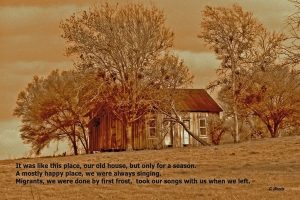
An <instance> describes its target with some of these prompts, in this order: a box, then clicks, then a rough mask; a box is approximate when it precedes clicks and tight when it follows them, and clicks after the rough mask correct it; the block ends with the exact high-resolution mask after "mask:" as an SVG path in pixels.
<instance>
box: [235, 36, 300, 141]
mask: <svg viewBox="0 0 300 200" xmlns="http://www.w3.org/2000/svg"><path fill="white" fill-rule="evenodd" d="M258 38H259V39H258V41H257V45H256V48H255V50H254V51H253V54H252V56H253V59H252V60H253V62H252V67H251V68H250V69H249V70H248V71H247V76H244V78H243V80H244V82H246V83H248V84H245V87H244V90H243V91H242V98H241V99H240V100H241V101H240V104H241V107H243V106H245V107H246V109H248V111H250V114H253V115H254V116H256V117H258V118H259V119H260V120H261V121H262V122H263V123H264V124H265V125H266V127H267V129H268V131H269V132H270V135H271V137H277V136H278V131H279V129H283V128H285V126H286V125H287V123H288V121H289V120H290V119H291V118H293V119H294V120H295V119H296V117H295V116H296V115H297V113H298V112H299V109H298V108H299V107H300V96H299V93H300V75H299V71H297V70H294V69H292V68H291V67H290V64H289V62H288V63H287V62H285V61H286V60H285V59H284V57H283V42H284V41H285V39H286V38H285V36H284V35H283V34H279V33H270V32H267V31H264V32H263V34H261V35H259V37H258Z"/></svg>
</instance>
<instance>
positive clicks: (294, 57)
mask: <svg viewBox="0 0 300 200" xmlns="http://www.w3.org/2000/svg"><path fill="white" fill-rule="evenodd" d="M290 2H292V3H293V4H294V5H295V8H296V11H295V13H293V14H292V15H290V16H289V17H288V20H287V22H288V27H289V37H288V40H287V43H288V45H287V48H286V50H287V54H288V55H289V57H288V59H289V61H290V62H292V63H293V64H299V63H300V0H290Z"/></svg>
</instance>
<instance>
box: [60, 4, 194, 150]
mask: <svg viewBox="0 0 300 200" xmlns="http://www.w3.org/2000/svg"><path fill="white" fill-rule="evenodd" d="M61 28H62V30H63V32H64V34H63V38H64V39H66V41H67V49H66V52H67V54H68V55H72V56H74V57H75V58H77V60H76V65H77V66H78V68H79V69H80V70H83V71H84V70H94V71H95V72H97V73H98V81H100V82H103V83H104V85H103V87H102V88H101V89H99V93H98V94H97V97H96V98H95V99H98V100H99V101H100V102H101V103H102V104H104V105H105V106H106V107H107V108H108V109H109V110H110V111H111V112H112V113H114V114H115V115H116V116H117V117H118V119H120V120H121V121H122V122H123V123H124V125H125V126H126V133H127V137H126V138H127V145H128V146H127V149H128V150H130V149H132V124H133V122H135V121H137V120H139V119H140V118H141V117H142V116H143V115H145V113H148V112H149V111H151V110H153V108H154V105H160V102H163V101H166V99H165V98H164V97H165V95H166V93H167V90H165V89H170V88H173V89H174V88H178V87H183V86H185V85H187V84H189V83H191V79H192V76H191V75H190V73H189V70H188V68H187V67H186V66H185V65H184V64H183V62H182V61H181V60H180V59H178V58H177V57H176V56H174V55H171V54H170V52H169V49H170V47H172V46H173V37H174V34H173V32H172V31H170V30H169V29H168V28H167V27H166V26H165V18H164V14H163V12H162V11H160V10H158V9H157V8H155V7H150V8H148V7H145V6H143V5H141V4H128V5H124V6H120V5H116V6H112V5H109V4H104V5H99V6H94V7H92V8H90V9H89V11H83V12H81V13H77V14H73V15H72V16H71V17H70V18H68V19H66V20H64V21H63V22H62V23H61ZM94 103H95V102H94ZM95 105H98V104H97V103H95Z"/></svg>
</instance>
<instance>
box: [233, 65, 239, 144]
mask: <svg viewBox="0 0 300 200" xmlns="http://www.w3.org/2000/svg"><path fill="white" fill-rule="evenodd" d="M235 71H236V70H235V65H233V70H232V79H233V80H232V95H233V96H232V97H233V114H234V137H233V141H234V143H238V142H239V141H240V135H239V121H238V109H237V93H236V92H237V91H236V74H235Z"/></svg>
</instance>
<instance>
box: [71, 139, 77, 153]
mask: <svg viewBox="0 0 300 200" xmlns="http://www.w3.org/2000/svg"><path fill="white" fill-rule="evenodd" d="M72 145H73V152H74V155H78V147H77V143H76V141H72Z"/></svg>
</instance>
